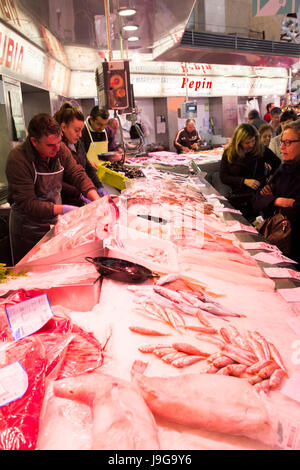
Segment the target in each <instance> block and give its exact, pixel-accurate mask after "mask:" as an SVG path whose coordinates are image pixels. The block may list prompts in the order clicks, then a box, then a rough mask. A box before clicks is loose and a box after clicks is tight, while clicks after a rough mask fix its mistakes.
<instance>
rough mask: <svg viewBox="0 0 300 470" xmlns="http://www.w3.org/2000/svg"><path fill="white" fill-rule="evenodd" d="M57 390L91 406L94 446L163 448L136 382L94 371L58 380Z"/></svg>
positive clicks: (60, 395) (130, 448)
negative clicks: (160, 445)
mask: <svg viewBox="0 0 300 470" xmlns="http://www.w3.org/2000/svg"><path fill="white" fill-rule="evenodd" d="M54 393H55V395H56V396H58V397H62V398H68V399H70V400H76V401H78V402H81V403H85V404H87V405H89V406H90V407H91V409H92V414H93V429H92V445H91V447H92V449H93V450H112V449H116V450H147V449H159V448H160V447H159V441H158V434H157V427H156V423H155V421H154V418H153V416H152V414H151V412H150V410H149V408H148V407H147V405H146V403H145V402H144V400H143V398H142V396H141V393H140V391H139V390H138V388H137V387H136V386H135V385H134V384H132V383H130V382H127V381H125V380H121V379H119V378H115V377H112V376H109V375H105V374H101V373H99V372H93V373H91V374H83V375H81V376H77V377H74V378H73V377H72V378H67V379H63V380H59V381H57V382H55V383H54Z"/></svg>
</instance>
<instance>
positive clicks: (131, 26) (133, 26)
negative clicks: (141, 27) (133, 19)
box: [123, 24, 138, 31]
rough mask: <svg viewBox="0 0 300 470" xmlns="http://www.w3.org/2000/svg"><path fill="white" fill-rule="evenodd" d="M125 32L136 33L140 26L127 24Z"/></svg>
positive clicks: (124, 27)
mask: <svg viewBox="0 0 300 470" xmlns="http://www.w3.org/2000/svg"><path fill="white" fill-rule="evenodd" d="M123 29H124V31H136V30H137V29H138V26H137V25H136V24H127V25H125V26H123Z"/></svg>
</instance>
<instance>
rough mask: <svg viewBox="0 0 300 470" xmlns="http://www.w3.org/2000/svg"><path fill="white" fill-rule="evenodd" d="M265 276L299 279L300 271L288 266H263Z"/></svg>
mask: <svg viewBox="0 0 300 470" xmlns="http://www.w3.org/2000/svg"><path fill="white" fill-rule="evenodd" d="M264 271H265V273H266V275H267V276H269V277H273V278H278V279H295V280H296V281H300V273H299V272H298V271H294V270H293V269H288V268H264Z"/></svg>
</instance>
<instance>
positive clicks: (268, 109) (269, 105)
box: [266, 103, 274, 113]
mask: <svg viewBox="0 0 300 470" xmlns="http://www.w3.org/2000/svg"><path fill="white" fill-rule="evenodd" d="M272 104H274V103H268V104H267V106H266V108H267V111H268V113H269V112H270V108H271V106H272Z"/></svg>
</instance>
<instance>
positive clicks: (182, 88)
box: [69, 71, 288, 98]
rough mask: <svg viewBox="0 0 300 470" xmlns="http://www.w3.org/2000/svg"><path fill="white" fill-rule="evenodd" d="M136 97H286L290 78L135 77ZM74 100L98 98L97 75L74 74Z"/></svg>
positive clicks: (133, 77) (133, 76) (133, 79)
mask: <svg viewBox="0 0 300 470" xmlns="http://www.w3.org/2000/svg"><path fill="white" fill-rule="evenodd" d="M130 78H131V83H132V85H133V88H134V95H135V97H136V98H147V97H149V98H163V97H173V96H178V97H181V96H183V97H186V94H187V93H188V96H189V97H190V98H196V97H213V96H263V95H269V94H270V92H272V95H284V94H285V93H286V89H287V84H288V78H287V77H272V78H270V77H259V76H258V77H238V76H237V77H235V76H229V77H226V76H210V75H208V76H205V77H203V76H201V75H200V76H198V77H188V78H186V77H183V76H176V75H154V74H153V75H150V74H149V75H147V74H131V75H130ZM69 93H70V97H72V98H91V97H95V96H97V89H96V84H95V74H94V73H91V72H75V71H74V72H71V83H70V91H69Z"/></svg>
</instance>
